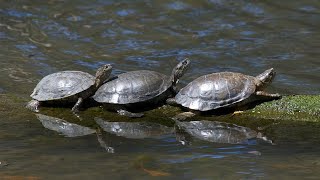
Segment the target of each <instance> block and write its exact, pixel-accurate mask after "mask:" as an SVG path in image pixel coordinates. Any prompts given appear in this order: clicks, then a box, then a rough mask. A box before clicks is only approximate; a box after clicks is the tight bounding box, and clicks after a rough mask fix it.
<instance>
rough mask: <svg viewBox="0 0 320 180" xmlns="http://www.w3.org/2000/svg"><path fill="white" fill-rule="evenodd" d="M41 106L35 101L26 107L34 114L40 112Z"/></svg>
mask: <svg viewBox="0 0 320 180" xmlns="http://www.w3.org/2000/svg"><path fill="white" fill-rule="evenodd" d="M39 106H40V101H37V100H35V99H33V100H31V101H29V102H28V104H27V105H26V108H27V109H29V110H31V111H33V112H39Z"/></svg>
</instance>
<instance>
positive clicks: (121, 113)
mask: <svg viewBox="0 0 320 180" xmlns="http://www.w3.org/2000/svg"><path fill="white" fill-rule="evenodd" d="M117 113H118V114H119V115H121V116H127V117H130V118H140V117H142V116H144V114H143V113H132V112H129V111H126V110H123V109H120V110H117Z"/></svg>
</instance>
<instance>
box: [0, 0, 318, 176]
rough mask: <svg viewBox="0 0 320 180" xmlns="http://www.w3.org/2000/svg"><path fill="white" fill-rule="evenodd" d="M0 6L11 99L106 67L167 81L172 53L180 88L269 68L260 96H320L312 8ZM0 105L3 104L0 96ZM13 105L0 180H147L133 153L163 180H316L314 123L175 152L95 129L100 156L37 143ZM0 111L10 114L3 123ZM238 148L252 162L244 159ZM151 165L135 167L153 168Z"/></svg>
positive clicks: (169, 144)
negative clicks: (270, 76) (212, 76)
mask: <svg viewBox="0 0 320 180" xmlns="http://www.w3.org/2000/svg"><path fill="white" fill-rule="evenodd" d="M0 4H1V6H0V19H1V22H0V44H1V45H0V46H1V48H0V87H1V88H2V89H4V91H5V93H10V94H11V93H12V94H14V95H17V96H19V97H21V98H25V99H28V98H29V94H30V92H31V91H32V89H33V88H34V86H35V85H36V83H37V82H38V81H39V79H40V78H41V77H44V76H45V75H47V74H50V73H53V72H57V71H62V70H72V69H79V70H81V71H87V72H90V73H93V71H94V69H96V68H97V67H98V66H100V65H101V64H106V63H110V64H113V65H115V72H116V73H115V74H119V73H120V72H126V71H132V70H137V69H148V70H155V71H158V72H160V73H164V74H167V73H170V67H171V66H173V64H175V63H176V59H179V58H182V57H188V58H190V59H191V60H192V61H193V65H192V68H190V71H188V72H187V73H186V75H185V76H184V78H183V80H182V82H181V83H182V84H181V85H184V84H187V83H188V82H190V81H191V80H193V79H195V78H197V77H199V76H201V75H203V74H209V73H212V72H220V71H236V72H241V73H245V74H258V73H259V72H260V71H261V70H263V69H268V68H270V67H274V68H275V69H276V71H277V72H278V76H277V77H276V79H275V81H274V83H273V84H272V86H271V87H269V88H271V89H270V91H275V92H279V93H281V94H319V93H320V83H319V79H320V73H319V72H320V66H319V56H320V54H319V50H318V49H319V38H318V37H320V31H319V17H320V1H315V0H303V1H290V0H283V1H245V0H240V1H235V0H197V1H181V0H180V1H172V0H162V1H147V0H139V1H111V0H105V1H102V0H98V1H91V0H85V1H84V0H78V1H77V2H76V3H75V2H74V1H62V0H50V1H26V0H21V1H8V0H7V1H1V3H0ZM301 87H303V88H301ZM0 91H1V90H0ZM0 102H7V101H4V99H3V97H1V100H0ZM23 103H24V102H21V101H17V102H16V103H15V104H14V106H10V105H6V103H2V104H3V105H4V106H1V107H0V123H1V126H0V138H1V139H0V140H1V143H0V162H2V163H3V162H4V161H7V162H8V164H9V165H8V166H5V167H0V168H1V173H0V179H1V177H2V175H3V173H6V174H8V175H9V174H11V175H17V176H22V175H24V176H25V177H26V178H27V177H30V176H33V175H35V176H37V175H41V178H42V179H57V178H60V179H61V176H62V175H63V178H62V179H105V177H106V176H110V177H111V176H112V177H113V179H125V178H127V177H131V178H132V179H148V177H146V175H145V174H142V173H141V172H137V171H136V169H134V168H132V167H130V163H131V162H132V160H133V159H135V157H136V156H137V155H139V154H140V153H141V154H148V153H151V155H150V156H152V157H155V158H157V160H158V159H159V160H160V161H161V162H163V161H162V160H163V159H167V160H168V161H169V162H171V161H174V163H175V164H174V163H172V164H170V167H169V168H168V171H167V170H166V171H165V172H169V173H171V174H172V176H171V177H170V178H172V179H173V178H175V179H262V178H265V179H306V178H308V179H319V178H318V177H319V172H320V171H319V169H320V166H319V162H320V161H319V157H320V155H319V152H320V150H319V147H320V146H319V144H320V143H319V139H320V138H319V136H320V135H319V132H320V131H319V129H320V127H319V125H317V124H315V123H314V124H306V123H302V124H297V125H294V126H293V124H296V123H293V122H290V123H288V124H285V125H281V127H280V128H279V125H277V127H275V129H267V130H266V131H265V132H266V133H268V134H267V135H268V137H272V139H274V140H276V142H277V145H276V146H270V145H266V146H265V145H264V144H262V143H259V144H257V145H254V146H252V145H247V144H241V145H239V144H236V145H233V144H219V143H212V142H208V141H201V140H199V141H193V142H192V143H193V144H192V145H191V146H181V145H180V144H178V143H177V142H176V140H175V137H174V135H171V136H170V135H169V136H165V137H164V138H162V139H161V140H159V139H127V138H125V137H121V136H116V135H114V134H109V133H105V132H102V134H103V135H108V136H103V138H104V139H105V140H109V139H110V141H112V142H115V143H119V142H120V143H121V146H117V152H120V153H116V154H109V153H105V152H104V151H101V148H100V147H99V145H97V144H98V143H97V142H96V141H95V139H93V138H95V135H94V134H92V135H87V136H82V137H77V138H64V137H62V136H60V137H58V138H52V137H51V136H46V134H45V133H43V132H42V130H43V129H44V128H43V127H42V126H41V125H40V123H38V120H35V121H34V119H32V118H35V116H34V117H32V118H31V116H30V118H29V117H28V116H24V114H23V110H21V113H20V112H19V107H23V106H24V104H23ZM2 104H1V105H2ZM8 106H9V107H8ZM9 108H10V109H12V110H13V109H15V110H16V111H14V112H19V113H16V114H14V113H10V115H8V114H9V113H8V110H9ZM28 113H29V112H28ZM21 117H23V118H21ZM302 118H303V117H302ZM26 119H28V120H29V121H26ZM115 120H116V119H115ZM49 122H50V121H49ZM70 122H71V121H70ZM257 123H260V122H257ZM44 124H46V123H44ZM49 124H50V123H49ZM51 124H52V125H53V124H56V125H57V126H59V123H53V122H51ZM47 126H48V127H49V125H47ZM65 128H66V127H65ZM194 130H195V129H194ZM45 131H46V130H45ZM230 131H231V132H233V131H234V130H230ZM59 133H61V134H62V135H64V134H63V133H62V132H59ZM209 134H210V133H209ZM240 134H241V133H240ZM97 135H99V133H97ZM64 136H66V135H64ZM130 136H132V135H130ZM98 137H99V136H98ZM105 137H107V138H105ZM132 137H134V136H132ZM194 137H196V136H194ZM244 137H245V136H244ZM246 138H247V137H245V138H244V139H246ZM48 139H50V140H52V141H49V142H48V141H47V140H48ZM66 139H67V140H66ZM98 140H99V139H98ZM245 141H246V140H245ZM44 142H45V143H44ZM47 142H48V143H47ZM52 142H53V143H52ZM101 142H103V141H101ZM91 143H92V145H90V144H91ZM102 144H103V143H102ZM108 144H109V143H106V146H107V147H108ZM95 146H98V148H97V147H95ZM35 147H36V148H35ZM70 147H72V148H70ZM74 147H77V148H74ZM99 150H100V151H99ZM249 151H250V152H252V151H259V152H261V154H262V155H261V156H258V157H257V156H253V157H252V154H248V153H247V152H249ZM39 156H40V157H39ZM160 161H155V162H156V163H155V165H154V164H152V165H151V166H149V164H144V167H149V168H150V169H156V168H154V167H159V166H157V165H159V162H160ZM176 162H177V163H176ZM295 165H301V166H295ZM279 170H280V171H279ZM30 173H31V174H30ZM57 176H59V177H57ZM2 178H3V177H2ZM26 178H25V179H26ZM149 178H150V177H149Z"/></svg>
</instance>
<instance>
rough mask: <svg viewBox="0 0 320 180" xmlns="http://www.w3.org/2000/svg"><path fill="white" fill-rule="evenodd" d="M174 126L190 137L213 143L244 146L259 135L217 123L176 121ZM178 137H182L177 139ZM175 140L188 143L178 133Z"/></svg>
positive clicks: (227, 124)
mask: <svg viewBox="0 0 320 180" xmlns="http://www.w3.org/2000/svg"><path fill="white" fill-rule="evenodd" d="M176 125H177V126H178V130H182V131H184V132H186V133H187V134H188V135H190V136H192V137H195V138H198V139H201V140H205V141H209V142H215V143H228V144H246V143H248V140H250V139H253V138H256V137H258V135H259V133H257V132H256V131H254V130H251V129H250V128H247V127H243V126H238V125H235V124H230V123H224V122H218V121H207V120H203V121H189V122H181V121H176ZM179 135H180V136H181V135H182V136H181V137H179ZM177 138H178V139H179V138H180V139H183V140H181V143H182V144H187V143H188V142H185V140H186V139H187V138H186V137H184V135H183V134H182V133H181V132H178V137H177Z"/></svg>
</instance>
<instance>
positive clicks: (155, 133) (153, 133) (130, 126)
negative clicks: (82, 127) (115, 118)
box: [95, 118, 173, 139]
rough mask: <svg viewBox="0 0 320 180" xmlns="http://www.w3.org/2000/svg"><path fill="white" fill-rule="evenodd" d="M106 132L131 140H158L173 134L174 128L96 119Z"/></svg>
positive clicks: (154, 124)
mask: <svg viewBox="0 0 320 180" xmlns="http://www.w3.org/2000/svg"><path fill="white" fill-rule="evenodd" d="M95 121H96V123H97V124H98V125H99V126H100V127H101V128H102V129H103V130H104V131H106V132H108V133H111V134H115V135H117V136H122V137H126V138H130V139H143V138H157V137H160V136H163V135H169V134H172V133H173V128H171V127H167V126H164V125H161V124H156V123H151V122H108V121H104V120H103V119H101V118H95Z"/></svg>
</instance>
